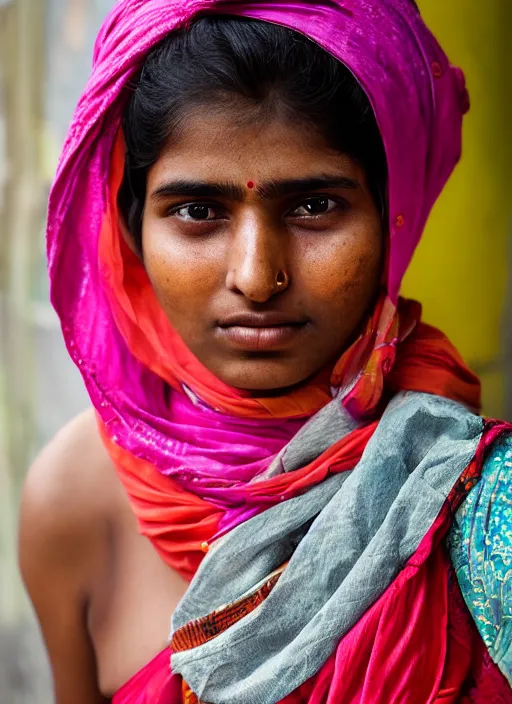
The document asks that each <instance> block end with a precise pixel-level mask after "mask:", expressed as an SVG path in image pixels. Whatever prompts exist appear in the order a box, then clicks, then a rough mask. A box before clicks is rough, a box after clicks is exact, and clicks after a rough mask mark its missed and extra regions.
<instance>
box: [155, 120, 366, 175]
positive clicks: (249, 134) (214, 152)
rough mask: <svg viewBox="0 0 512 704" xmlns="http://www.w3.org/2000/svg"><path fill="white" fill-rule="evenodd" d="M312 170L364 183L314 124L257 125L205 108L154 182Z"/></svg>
mask: <svg viewBox="0 0 512 704" xmlns="http://www.w3.org/2000/svg"><path fill="white" fill-rule="evenodd" d="M312 171H314V172H319V171H325V172H340V173H342V174H344V175H347V176H351V177H353V178H358V177H359V178H361V169H360V167H359V166H358V165H357V164H356V162H355V161H354V160H353V159H352V158H351V157H349V156H347V155H345V154H340V153H339V152H336V151H335V150H333V149H332V148H331V147H329V146H328V145H327V143H326V142H325V140H324V139H323V137H322V136H321V135H320V134H319V133H318V132H317V131H316V130H315V129H314V128H313V127H312V126H310V125H304V124H300V123H294V122H292V121H291V120H289V119H288V120H286V119H280V118H278V117H273V118H271V119H269V120H267V121H262V120H258V121H254V122H252V123H251V122H250V121H249V120H245V119H243V120H242V119H240V115H239V114H237V112H236V111H235V112H234V113H231V112H228V111H213V110H209V109H208V107H204V108H198V109H197V110H196V111H195V112H194V113H193V114H192V115H190V116H189V118H187V120H185V121H184V123H183V125H182V126H181V128H180V129H179V131H178V132H177V133H176V134H175V135H174V136H173V137H172V138H171V139H170V140H169V142H168V143H167V144H166V146H165V147H164V149H163V150H162V153H161V154H160V157H159V159H158V160H157V162H156V163H155V165H154V166H153V167H152V168H151V169H150V171H149V174H148V179H149V182H150V183H151V182H154V181H156V180H159V179H161V178H163V177H169V176H171V175H172V176H173V177H176V178H180V177H182V178H184V177H188V178H191V177H192V178H194V177H196V178H201V179H205V178H206V177H208V178H209V179H211V178H212V177H216V178H217V179H224V180H229V181H239V180H240V181H244V182H247V181H256V182H258V181H268V180H272V179H274V180H279V179H288V178H300V177H301V176H304V177H305V176H308V175H309V174H310V173H311V172H312Z"/></svg>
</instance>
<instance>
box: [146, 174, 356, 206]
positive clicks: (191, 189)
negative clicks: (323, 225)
mask: <svg viewBox="0 0 512 704" xmlns="http://www.w3.org/2000/svg"><path fill="white" fill-rule="evenodd" d="M359 187H360V184H359V182H358V181H356V180H355V179H353V178H348V177H347V176H338V175H332V174H326V175H320V176H314V177H311V178H299V179H286V180H283V181H267V182H266V183H263V184H261V185H260V186H258V187H257V188H256V191H257V193H258V195H259V196H260V198H262V199H264V200H271V199H272V198H279V197H282V196H288V195H295V194H300V193H308V192H312V191H320V190H322V189H329V188H343V189H347V190H355V189H357V188H359ZM172 196H191V197H194V198H226V199H228V200H235V201H243V199H244V196H245V189H244V188H242V187H241V186H239V185H237V184H235V183H208V182H204V183H202V182H200V181H186V180H179V181H172V182H169V183H164V184H162V185H161V186H159V187H158V188H156V189H155V190H154V191H153V193H152V194H151V198H152V200H155V201H159V200H165V199H166V198H169V197H172Z"/></svg>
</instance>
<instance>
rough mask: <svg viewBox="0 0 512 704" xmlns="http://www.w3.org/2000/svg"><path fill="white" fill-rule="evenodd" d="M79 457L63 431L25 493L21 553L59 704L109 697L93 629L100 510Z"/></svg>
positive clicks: (39, 462) (93, 701) (87, 703)
mask: <svg viewBox="0 0 512 704" xmlns="http://www.w3.org/2000/svg"><path fill="white" fill-rule="evenodd" d="M73 461H75V460H74V450H73V443H72V442H69V437H66V433H64V436H63V435H60V436H57V438H56V439H55V440H54V441H53V442H52V443H51V444H50V445H49V446H48V447H47V448H46V449H45V450H44V451H43V453H42V454H41V455H40V457H39V458H38V459H37V460H36V462H35V463H34V465H33V467H32V468H31V470H30V471H29V474H28V476H27V479H26V482H25V486H24V490H23V496H22V506H21V517H20V533H19V559H20V567H21V572H22V576H23V580H24V582H25V585H26V588H27V591H28V593H29V596H30V598H31V600H32V603H33V605H34V608H35V610H36V613H37V616H38V619H39V622H40V625H41V629H42V632H43V636H44V639H45V642H46V645H47V649H48V653H49V656H50V662H51V666H52V671H53V678H54V687H55V696H56V701H57V704H100V703H103V702H105V701H106V700H105V699H104V698H102V697H101V695H100V693H99V690H98V686H97V677H96V666H95V657H94V650H93V646H92V643H91V640H90V638H89V635H88V629H87V607H88V589H89V582H90V579H91V572H92V573H93V572H94V561H95V544H94V541H95V530H94V528H93V529H91V522H92V519H93V518H94V517H93V515H92V513H91V511H90V508H89V507H88V506H87V501H86V500H85V501H84V499H85V497H84V496H83V492H81V487H80V485H79V482H78V483H77V482H76V481H75V480H74V479H75V477H74V471H73V468H72V467H70V463H72V462H73ZM80 494H82V495H80Z"/></svg>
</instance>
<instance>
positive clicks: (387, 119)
mask: <svg viewBox="0 0 512 704" xmlns="http://www.w3.org/2000/svg"><path fill="white" fill-rule="evenodd" d="M204 12H209V13H221V14H227V15H235V16H243V17H249V18H255V19H259V20H265V21H268V22H273V23H277V24H280V25H283V26H285V27H289V28H291V29H293V30H296V31H298V32H300V33H302V34H305V35H306V36H308V37H310V38H311V39H312V40H314V41H315V42H317V43H318V44H319V45H320V46H321V47H323V48H324V49H325V50H326V51H328V52H330V53H331V54H332V55H333V56H334V57H336V58H337V59H338V60H339V61H341V62H342V63H344V64H345V65H346V66H347V67H348V68H349V69H350V70H351V71H352V72H353V74H354V75H355V77H356V78H357V79H358V81H359V82H360V84H361V85H362V87H363V88H364V89H365V91H366V93H367V95H368V96H369V98H370V100H371V103H372V106H373V108H374V111H375V115H376V118H377V122H378V125H379V127H380V131H381V134H382V137H383V141H384V146H385V150H386V155H387V162H388V172H389V194H388V204H389V214H390V221H389V265H388V272H387V282H386V289H387V300H386V302H385V303H384V304H383V306H382V308H381V309H379V311H378V315H377V325H380V329H381V330H384V332H383V333H382V334H381V336H380V337H379V334H377V335H376V336H374V337H373V338H372V344H373V345H374V352H375V353H376V360H377V361H376V363H375V369H374V370H373V371H371V373H367V374H366V377H367V378H366V381H367V382H368V384H369V385H370V386H372V388H373V387H375V389H377V391H371V392H370V396H371V397H372V402H371V404H369V405H370V409H373V408H374V407H375V404H376V403H377V402H378V400H379V399H380V394H381V393H382V377H383V375H385V374H387V373H389V372H390V371H391V368H392V366H393V361H394V356H393V353H394V352H393V351H394V348H395V347H396V343H397V342H398V341H399V340H398V337H399V335H398V329H394V328H393V325H394V323H393V320H394V315H395V311H396V307H397V305H398V296H399V289H400V284H401V281H402V278H403V275H404V273H405V271H406V269H407V267H408V265H409V262H410V260H411V257H412V255H413V252H414V250H415V247H416V245H417V244H418V242H419V240H420V238H421V235H422V233H423V229H424V226H425V223H426V221H427V218H428V215H429V213H430V210H431V208H432V206H433V204H434V202H435V200H436V198H437V197H438V195H439V193H440V192H441V190H442V188H443V186H444V184H445V182H446V180H447V179H448V177H449V175H450V173H451V172H452V170H453V168H454V166H455V164H456V163H457V161H458V159H459V155H460V151H461V125H462V117H463V114H464V112H465V111H466V110H467V108H468V97H467V93H466V90H465V84H464V77H463V74H462V73H461V71H460V70H459V69H457V68H454V67H452V66H451V65H450V63H449V61H448V59H447V57H446V56H445V54H444V53H443V51H442V49H441V48H440V47H439V45H438V43H437V42H436V40H435V38H434V37H433V36H432V34H431V33H430V32H429V30H428V29H427V27H426V26H425V24H424V23H423V21H422V19H421V17H420V15H419V13H418V11H417V9H416V7H415V5H414V4H413V3H412V2H411V0H322V1H320V2H314V3H313V2H307V1H300V0H295V1H294V2H285V1H283V0H271V1H270V0H267V1H263V0H260V1H257V2H229V1H226V0H120V1H119V2H118V3H117V4H116V5H115V7H114V8H113V10H112V11H111V13H110V15H109V16H108V18H107V20H106V21H105V23H104V25H103V27H102V29H101V31H100V34H99V36H98V39H97V42H96V47H95V51H94V61H93V70H92V75H91V77H90V80H89V82H88V85H87V87H86V89H85V92H84V94H83V96H82V98H81V100H80V102H79V104H78V107H77V110H76V113H75V116H74V118H73V122H72V124H71V127H70V130H69V134H68V138H67V141H66V143H65V146H64V149H63V153H62V157H61V160H60V164H59V168H58V172H57V177H56V180H55V184H54V186H53V189H52V192H51V196H50V204H49V217H48V223H49V224H48V257H49V271H50V277H51V299H52V302H53V304H54V306H55V308H56V310H57V312H58V314H59V316H60V318H61V321H62V326H63V332H64V337H65V340H66V343H67V346H68V349H69V351H70V354H71V356H72V358H73V359H74V361H75V362H76V364H77V365H78V367H79V369H80V370H81V372H82V375H83V378H84V380H85V383H86V385H87V388H88V391H89V394H90V397H91V400H92V403H93V405H94V407H95V408H96V410H97V412H98V414H99V416H100V418H101V420H102V422H103V424H104V426H105V427H106V429H107V433H108V435H109V437H110V438H112V439H114V441H115V442H116V443H117V444H118V445H119V446H120V447H121V448H123V449H124V450H126V451H127V452H129V453H131V454H132V455H135V456H137V457H139V458H141V459H144V460H146V461H147V462H149V463H151V464H152V465H153V466H154V467H156V468H157V469H158V470H159V471H160V472H163V473H166V474H170V475H173V476H178V475H179V477H180V480H181V481H183V482H184V483H185V484H187V482H188V481H189V480H190V481H191V479H190V476H191V475H190V472H188V469H187V468H190V467H191V466H192V465H193V468H194V472H196V474H197V472H198V471H199V473H201V470H202V469H204V471H205V472H206V471H207V469H208V471H210V470H211V471H214V472H217V478H216V481H218V480H219V477H222V478H223V480H224V478H226V477H230V478H229V480H228V483H231V482H232V481H235V478H234V475H236V477H237V478H238V479H240V480H241V481H247V480H248V478H250V476H253V474H254V473H257V472H259V471H260V470H261V469H262V468H263V467H264V466H266V465H267V464H268V461H269V458H271V457H272V456H273V455H275V453H276V452H278V451H279V450H280V449H281V447H282V446H283V445H284V444H285V443H286V441H287V440H289V439H290V437H292V436H293V434H294V433H295V432H296V431H297V429H298V428H299V427H300V425H301V424H302V422H303V421H304V418H297V417H295V418H293V417H290V418H283V417H281V418H280V419H279V423H278V424H276V422H275V420H276V419H275V418H272V414H271V413H270V414H267V417H266V418H265V417H262V414H261V413H260V414H259V416H258V417H257V418H256V417H255V418H254V419H252V418H250V417H249V418H248V417H247V416H248V415H250V414H248V413H242V414H240V415H242V416H243V415H245V416H246V417H240V416H239V415H238V414H237V413H236V409H235V411H234V412H233V413H231V415H229V416H228V415H220V414H218V413H216V411H213V410H212V409H205V408H198V407H197V406H194V404H193V403H192V402H189V401H188V399H187V398H186V397H185V396H182V395H181V394H179V395H176V394H174V395H171V403H170V404H169V398H168V396H167V393H166V388H167V385H166V383H165V381H164V379H162V378H161V376H159V375H158V373H155V371H154V369H151V368H148V366H147V365H146V364H145V363H144V361H143V360H141V359H140V357H138V356H137V354H134V351H133V349H132V348H131V347H130V344H129V343H128V341H127V339H126V336H125V335H124V331H123V329H122V328H121V327H120V326H119V324H118V321H117V320H116V317H115V315H114V314H113V312H112V307H111V305H110V303H109V292H108V288H109V281H108V275H106V274H105V271H104V268H103V267H102V263H101V262H100V258H99V255H98V247H99V240H100V235H101V232H102V228H103V227H104V225H105V220H106V219H107V220H108V219H109V218H112V212H111V211H109V207H110V206H109V204H111V202H112V200H115V195H116V194H115V193H111V192H110V181H109V176H108V175H109V172H110V168H111V162H112V155H113V153H114V151H115V145H116V139H117V136H118V133H119V127H120V119H121V114H122V110H123V106H124V104H125V100H126V98H125V94H124V93H123V89H124V88H125V86H126V85H127V83H128V82H129V81H130V80H131V79H133V78H134V76H136V74H137V72H138V71H139V70H140V68H141V66H142V64H143V62H144V58H145V56H146V55H147V53H148V52H149V51H150V50H151V49H152V48H153V47H154V46H155V45H156V44H157V43H158V42H159V41H160V40H162V39H163V38H164V37H165V36H166V35H167V34H168V33H169V32H171V31H172V30H174V29H176V28H178V27H180V26H182V25H183V24H185V23H187V22H189V21H190V20H192V19H193V18H194V17H195V16H196V15H197V14H198V13H204ZM110 226H111V227H113V228H117V223H116V222H111V223H110ZM114 274H116V272H114ZM117 274H118V275H119V272H117ZM109 275H112V271H111V272H110V274H109ZM120 275H121V276H122V275H123V272H121V274H120ZM130 305H131V302H130V301H126V307H127V309H130ZM379 316H380V318H379ZM131 317H132V322H133V323H134V324H135V325H136V324H137V312H136V311H134V310H132V311H131ZM383 319H385V320H384V323H383V322H382V321H383ZM379 320H380V322H379ZM341 369H342V370H343V365H342V366H341ZM352 372H353V369H352ZM338 373H339V375H340V376H341V377H343V376H344V375H345V371H343V372H339V370H338ZM379 379H380V385H379ZM178 381H181V380H180V379H178ZM213 383H214V382H213V381H212V384H213ZM343 383H344V378H340V380H339V385H340V386H342V385H343ZM191 387H192V390H193V391H196V393H197V394H198V395H199V396H201V393H200V392H199V391H197V389H194V388H193V384H191ZM175 388H176V387H175ZM224 391H226V393H227V392H228V390H225V389H222V388H221V389H220V392H219V389H218V388H217V387H216V388H215V393H216V394H217V396H216V397H218V398H219V399H221V396H222V393H223V392H224ZM231 392H232V393H233V395H234V396H235V397H236V398H235V401H236V402H237V403H238V402H240V403H243V402H245V399H244V398H243V395H241V396H240V397H238V396H237V395H236V392H235V391H234V390H231V391H230V392H229V393H231ZM358 394H359V387H356V390H355V391H352V395H353V398H352V399H351V400H352V401H353V402H357V400H358V399H357V398H355V397H357V395H358ZM247 403H249V401H247ZM209 405H210V406H211V405H212V404H211V403H210V404H209ZM235 405H236V404H235ZM214 406H215V404H214ZM215 407H216V406H215ZM349 407H350V406H349ZM354 407H355V408H356V409H357V403H355V405H354ZM230 408H231V406H230ZM363 410H364V408H363ZM208 414H210V415H209V416H208ZM237 415H238V417H237ZM264 415H265V414H263V416H264ZM281 415H283V414H281ZM284 415H285V414H284ZM289 415H290V416H293V415H294V414H293V413H291V414H289ZM301 415H303V416H304V415H307V413H306V414H301V413H299V412H297V413H296V414H295V416H301ZM192 429H193V432H192ZM191 438H194V442H192V441H191ZM228 455H229V457H230V458H231V459H230V460H228V459H226V457H227V456H228ZM219 457H222V458H223V459H221V460H219V459H218V458H219ZM187 463H188V464H187ZM243 463H245V464H244V467H245V469H244V472H245V473H244V475H243V477H242V476H238V468H239V467H240V465H241V464H243ZM212 467H213V470H212ZM233 468H234V470H236V471H234V474H233V472H231V470H232V469H233ZM248 468H249V469H248ZM246 470H247V471H246ZM194 478H195V479H197V476H196V477H194ZM187 488H188V484H187Z"/></svg>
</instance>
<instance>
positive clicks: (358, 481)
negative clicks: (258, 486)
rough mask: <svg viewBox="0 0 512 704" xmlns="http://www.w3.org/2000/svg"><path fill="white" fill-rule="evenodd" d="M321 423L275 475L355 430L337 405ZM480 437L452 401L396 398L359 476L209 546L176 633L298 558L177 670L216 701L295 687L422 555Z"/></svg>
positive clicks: (327, 484)
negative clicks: (258, 599) (261, 597)
mask: <svg viewBox="0 0 512 704" xmlns="http://www.w3.org/2000/svg"><path fill="white" fill-rule="evenodd" d="M319 420H320V423H319ZM312 422H313V423H316V426H315V427H313V426H312V425H311V424H307V425H306V426H305V427H304V428H303V429H302V430H301V431H300V432H299V433H298V434H297V436H296V437H295V438H294V439H293V440H292V442H291V443H290V444H289V445H288V447H287V448H285V450H283V453H281V457H280V458H278V460H277V461H276V462H275V463H273V465H272V467H271V468H270V470H269V473H276V472H278V471H290V470H292V469H295V468H297V467H300V466H305V464H306V463H307V462H308V461H310V460H311V459H312V458H313V457H314V456H318V455H319V454H320V453H321V452H322V451H324V450H325V449H326V448H327V447H329V446H330V445H331V444H332V443H333V442H335V441H336V440H338V439H340V438H341V437H343V435H345V434H347V433H348V432H350V430H351V429H352V428H353V425H352V424H351V423H350V421H349V420H348V419H347V418H344V417H343V411H341V410H340V405H339V402H338V401H336V400H334V401H333V402H332V403H331V404H329V406H327V407H326V409H324V411H322V414H318V416H316V417H315V418H314V419H313V421H312ZM482 431H483V421H482V419H481V418H480V417H478V416H475V415H473V414H472V413H470V412H469V411H467V410H466V409H465V408H464V407H463V406H461V405H459V404H457V403H455V402H452V401H448V400H446V399H443V398H440V397H437V396H430V395H427V394H420V393H412V392H407V393H400V394H398V395H397V396H396V397H395V399H394V400H393V401H392V402H391V403H390V404H389V407H388V408H387V410H386V411H385V413H384V415H383V417H382V419H381V421H380V423H379V425H378V428H377V430H376V431H375V433H374V435H373V437H372V439H371V440H370V442H369V443H368V445H367V447H366V449H365V451H364V454H363V456H362V459H361V461H360V462H359V463H358V465H357V466H356V467H355V469H354V470H352V471H351V472H344V473H341V474H336V475H333V476H331V477H330V478H328V479H327V480H326V481H324V482H323V483H322V484H319V485H318V486H316V487H314V488H312V489H311V490H309V491H308V492H307V493H305V494H303V495H302V496H298V497H296V498H294V499H291V500H289V501H285V502H283V503H281V504H279V505H277V506H274V507H272V508H270V509H268V510H267V511H265V512H263V513H261V514H260V515H258V516H256V517H254V518H252V519H251V520H248V521H247V522H245V523H244V524H242V525H240V526H239V527H237V528H235V529H234V530H233V531H231V532H230V533H229V534H228V535H226V536H225V537H224V538H222V539H221V540H220V541H218V543H217V544H215V545H214V546H213V547H212V549H211V551H210V553H209V554H208V555H207V557H206V558H205V560H204V562H203V563H202V565H201V568H200V569H199V571H198V572H197V575H196V576H195V578H194V580H193V581H192V583H191V585H190V588H189V589H188V591H187V593H186V595H185V597H184V598H183V600H182V602H181V603H180V604H179V606H178V608H177V609H176V612H175V614H174V616H173V619H172V630H173V632H174V631H176V630H177V629H179V628H180V627H182V626H184V625H185V624H187V623H189V622H190V621H193V620H194V619H197V618H200V617H202V616H206V615H208V614H209V613H211V612H213V611H215V610H216V609H219V608H221V607H222V606H224V605H226V604H229V603H231V602H234V601H237V600H238V599H240V598H241V597H242V596H243V595H245V594H247V593H249V592H250V591H251V590H252V589H254V587H255V586H256V585H258V584H259V583H261V582H262V581H263V580H265V579H266V578H268V576H269V575H270V574H271V573H272V572H273V571H274V570H276V569H277V568H279V567H280V566H281V565H282V564H283V563H284V562H285V561H286V560H290V562H289V564H288V566H287V567H286V569H285V571H284V573H283V574H282V576H281V578H280V580H279V581H278V583H277V585H276V586H275V588H274V589H273V591H272V592H271V594H270V595H269V596H268V597H267V599H266V600H265V601H264V602H263V604H261V605H260V606H259V607H258V608H257V609H256V610H254V611H253V612H252V613H250V614H249V615H247V616H245V617H244V618H243V619H242V620H240V621H239V622H238V623H236V624H235V625H234V626H232V627H230V628H229V629H227V630H226V631H224V632H223V633H221V634H219V635H218V636H217V637H216V638H214V639H213V640H211V641H209V642H207V643H205V644H204V645H201V646H199V647H196V648H194V649H192V650H188V651H185V652H180V653H175V654H173V656H172V669H173V671H174V672H175V673H179V674H181V675H182V676H183V678H184V679H185V680H186V682H187V683H188V684H189V685H190V686H191V687H192V689H193V691H194V692H195V693H196V694H197V695H198V697H199V698H200V699H201V701H205V702H212V703H213V704H241V703H242V702H243V703H244V704H246V703H247V704H249V703H250V704H273V703H274V702H278V701H280V700H281V699H283V698H284V697H285V696H287V695H288V694H289V693H290V692H292V691H294V690H295V689H297V687H299V686H300V685H301V684H302V683H304V682H305V681H306V680H308V679H309V678H310V677H312V676H313V675H314V674H316V673H317V672H318V671H319V670H320V668H321V667H322V665H323V664H324V663H325V661H326V660H327V659H328V658H329V656H330V655H331V654H332V653H333V652H334V650H335V649H336V647H337V645H338V643H339V641H340V640H341V638H342V637H343V636H344V635H345V634H346V633H347V631H348V630H349V629H350V628H351V627H352V626H353V625H354V624H355V623H357V621H358V620H359V619H360V618H361V617H362V616H363V614H364V613H365V611H367V609H368V608H369V607H370V606H371V605H372V604H373V603H374V602H375V601H376V600H377V599H378V597H379V596H380V595H381V594H382V593H383V592H384V591H385V590H386V589H387V587H388V586H389V585H390V584H391V582H392V581H393V579H394V578H395V577H396V576H397V574H398V573H399V572H400V570H401V569H402V568H403V567H404V565H405V564H406V563H407V561H408V560H409V558H410V557H411V556H412V555H413V554H414V553H415V551H416V550H417V548H418V546H419V544H420V542H421V540H422V538H423V537H424V536H425V534H426V533H427V531H428V530H429V528H430V527H431V526H432V524H433V522H434V521H435V519H436V517H437V516H438V514H439V512H440V510H441V508H442V506H443V504H444V502H445V500H446V498H447V496H448V494H449V493H450V491H451V489H452V488H453V486H454V485H455V483H456V481H457V479H458V478H459V476H460V475H461V473H462V471H463V470H464V469H465V467H466V466H467V465H468V464H469V462H470V461H471V459H472V457H473V456H474V454H475V451H476V448H477V445H478V442H479V440H480V437H481V435H482ZM267 476H268V474H267Z"/></svg>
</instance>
